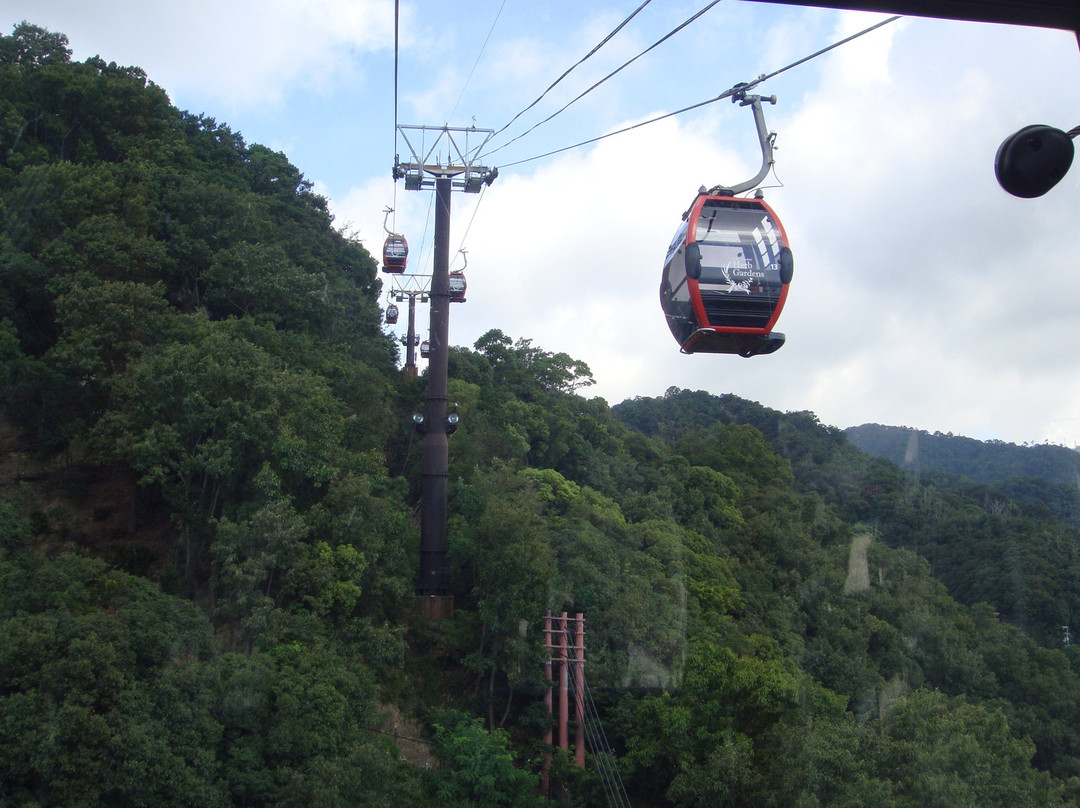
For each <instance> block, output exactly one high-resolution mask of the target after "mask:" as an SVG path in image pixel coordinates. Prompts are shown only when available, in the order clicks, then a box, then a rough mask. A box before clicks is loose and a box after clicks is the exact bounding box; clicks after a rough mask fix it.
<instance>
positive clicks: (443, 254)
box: [417, 174, 454, 619]
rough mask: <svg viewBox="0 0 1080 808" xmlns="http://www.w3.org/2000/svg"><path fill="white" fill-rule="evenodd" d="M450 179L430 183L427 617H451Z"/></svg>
mask: <svg viewBox="0 0 1080 808" xmlns="http://www.w3.org/2000/svg"><path fill="white" fill-rule="evenodd" d="M452 187H453V186H452V177H451V176H450V175H449V174H442V175H439V176H438V177H437V178H436V180H435V260H434V265H433V267H432V273H431V334H430V337H429V339H430V342H431V356H430V357H429V360H428V383H427V398H426V413H425V416H424V429H425V431H424V448H423V455H422V459H421V497H422V500H423V502H422V506H421V514H420V584H419V586H418V587H417V594H418V595H419V597H420V608H421V610H422V611H423V612H424V614H425V615H426V616H427V617H430V618H432V619H446V618H449V617H452V616H453V613H454V598H453V595H451V594H450V585H449V581H448V580H447V577H448V576H447V563H446V489H447V479H448V477H449V472H448V453H447V442H446V395H447V394H446V380H447V361H448V356H449V345H448V342H449V338H450V192H451V190H452Z"/></svg>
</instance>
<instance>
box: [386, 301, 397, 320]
mask: <svg viewBox="0 0 1080 808" xmlns="http://www.w3.org/2000/svg"><path fill="white" fill-rule="evenodd" d="M397 321H398V307H397V305H396V304H394V303H391V304H390V305H389V306H387V307H386V322H387V323H389V324H390V325H393V324H394V323H396V322H397Z"/></svg>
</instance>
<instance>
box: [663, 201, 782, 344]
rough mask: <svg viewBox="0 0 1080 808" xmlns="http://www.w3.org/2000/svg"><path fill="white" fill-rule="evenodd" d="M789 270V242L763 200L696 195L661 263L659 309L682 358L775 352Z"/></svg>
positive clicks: (780, 338) (778, 341)
mask: <svg viewBox="0 0 1080 808" xmlns="http://www.w3.org/2000/svg"><path fill="white" fill-rule="evenodd" d="M793 269H794V262H793V260H792V255H791V248H790V247H789V246H788V240H787V234H786V233H785V232H784V227H783V225H782V224H781V223H780V220H779V219H778V218H777V216H776V213H775V212H774V211H773V210H772V208H770V207H769V206H768V205H767V204H766V203H765V200H764V199H762V198H760V197H753V198H743V197H736V196H734V195H732V194H730V192H724V191H717V190H716V189H714V191H712V192H707V193H706V192H702V193H699V194H698V196H697V198H696V199H695V200H694V204H693V205H692V206H691V207H690V210H689V211H688V212H687V215H686V217H685V222H684V223H683V224H682V225H681V226H680V227H679V229H678V230H677V231H676V233H675V237H674V238H673V239H672V241H671V245H670V246H669V247H668V252H667V257H666V259H665V261H664V274H663V278H662V279H661V282H660V305H661V306H662V307H663V309H664V315H665V316H666V318H667V323H668V327H669V328H670V329H671V333H672V335H674V337H675V339H676V340H677V341H678V343H679V347H680V349H681V350H682V352H683V353H728V354H738V355H739V356H744V357H750V356H757V355H759V354H768V353H772V352H773V351H776V350H777V349H779V348H780V346H782V345H783V344H784V335H783V334H781V333H779V332H776V331H773V326H775V325H776V321H777V319H778V318H779V317H780V312H781V311H782V310H783V308H784V302H785V300H786V299H787V293H788V284H790V283H791V276H792V272H793Z"/></svg>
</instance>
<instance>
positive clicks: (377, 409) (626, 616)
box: [0, 23, 1080, 808]
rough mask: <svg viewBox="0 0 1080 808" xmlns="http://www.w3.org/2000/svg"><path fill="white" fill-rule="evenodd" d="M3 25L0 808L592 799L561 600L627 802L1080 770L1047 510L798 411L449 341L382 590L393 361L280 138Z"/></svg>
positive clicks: (857, 791) (991, 793)
mask: <svg viewBox="0 0 1080 808" xmlns="http://www.w3.org/2000/svg"><path fill="white" fill-rule="evenodd" d="M67 46H68V43H67V40H66V38H65V37H64V36H63V35H62V34H57V33H52V32H48V31H45V30H43V29H41V28H39V27H36V26H34V25H32V24H28V23H23V24H20V25H18V26H16V27H15V29H14V31H13V33H12V35H11V36H5V37H0V806H7V805H12V806H40V808H46V806H67V805H83V806H105V805H108V806H177V805H191V806H245V808H248V807H250V806H289V805H303V806H305V807H307V806H311V807H313V808H322V807H323V806H326V807H327V808H330V806H346V805H349V806H357V805H372V806H420V807H421V808H423V806H436V805H439V806H445V805H455V806H456V805H461V806H470V805H475V806H485V807H486V806H516V807H518V808H527V807H530V806H545V805H547V806H554V805H559V806H576V807H580V808H584V807H585V806H600V805H605V804H608V803H607V802H606V799H605V791H604V781H603V779H602V778H600V777H598V776H597V767H596V765H595V763H596V761H597V757H596V756H595V755H594V752H595V750H594V749H593V748H591V747H590V749H589V750H588V751H589V758H588V760H587V765H586V768H585V770H584V771H579V770H578V769H577V768H576V767H575V766H574V764H573V761H572V758H568V757H567V756H566V755H564V754H556V755H554V756H553V759H552V760H551V768H550V775H551V781H552V784H553V790H552V799H550V800H546V799H544V798H543V797H541V796H540V794H539V785H540V782H541V769H542V764H543V761H544V758H545V753H546V752H548V751H549V750H548V749H547V748H546V747H544V746H543V744H542V742H541V738H542V734H543V731H544V729H545V727H546V726H549V724H548V720H549V719H548V717H547V715H546V713H545V712H544V709H543V705H542V701H541V698H542V692H543V687H544V684H545V680H544V676H543V661H544V659H545V649H544V638H543V634H542V631H541V620H542V615H543V614H544V611H545V610H547V609H552V610H555V611H567V612H583V613H584V614H585V616H586V620H587V626H588V628H587V643H586V644H587V658H588V663H587V665H588V668H587V670H588V673H587V676H588V683H589V690H590V695H591V698H592V701H593V703H594V705H595V707H596V711H597V712H596V715H597V716H598V717H599V718H600V720H601V721H602V722H603V726H604V732H605V735H606V737H607V738H608V740H609V741H610V744H611V747H612V750H613V755H614V763H615V765H616V766H617V767H618V771H619V773H620V777H621V780H622V782H623V783H624V784H625V788H626V791H627V793H628V794H629V799H630V803H631V804H632V805H633V806H635V808H663V807H666V806H679V807H680V808H696V807H697V806H702V807H704V806H710V808H711V807H712V806H717V805H725V806H747V808H749V806H754V807H755V808H762V807H764V808H781V807H782V806H783V807H785V808H787V807H788V806H799V807H800V808H811V806H835V807H836V808H841V807H843V808H854V806H866V805H875V806H889V807H890V808H891V807H892V806H896V808H908V807H909V806H916V805H950V806H984V805H994V806H1033V807H1034V806H1039V808H1047V807H1049V808H1053V807H1054V806H1067V805H1075V804H1077V803H1078V801H1080V677H1078V675H1077V669H1078V668H1080V657H1078V655H1077V652H1076V649H1075V646H1073V645H1071V644H1066V643H1065V642H1064V638H1063V633H1062V627H1063V626H1068V625H1069V624H1070V623H1071V615H1072V614H1073V613H1074V612H1075V611H1080V600H1078V598H1080V587H1078V586H1077V579H1078V578H1077V574H1078V572H1080V570H1078V568H1077V550H1078V546H1080V542H1078V541H1077V533H1076V528H1075V527H1074V526H1073V525H1072V524H1071V523H1070V522H1069V521H1068V520H1067V519H1066V518H1064V517H1063V516H1062V514H1061V513H1060V512H1059V511H1057V510H1055V509H1054V508H1052V507H1050V506H1049V505H1047V504H1046V503H1045V502H1044V501H1042V500H1040V499H1039V498H1038V497H1028V498H1023V497H1020V498H1017V497H1014V496H1012V495H1010V494H1009V492H1007V491H1004V490H1002V489H1000V488H995V487H991V486H990V485H987V484H984V483H972V482H970V481H956V480H953V479H951V478H946V477H941V478H940V479H936V478H928V476H927V475H923V476H922V477H919V478H916V476H915V475H913V474H911V473H908V472H906V471H905V470H903V469H902V468H900V467H899V466H898V465H897V464H896V463H893V462H891V461H889V460H886V459H883V458H879V457H873V456H871V455H869V454H866V453H865V452H863V451H861V450H860V449H858V448H856V447H855V446H854V445H852V444H851V443H850V442H849V441H848V440H847V438H846V437H845V436H844V434H843V432H842V431H840V430H838V429H835V428H832V427H827V426H824V425H822V424H820V423H819V422H818V421H817V419H816V418H815V417H814V416H813V415H812V414H811V413H806V412H801V413H779V412H777V411H775V410H771V409H769V408H767V407H765V406H762V405H760V404H756V403H754V402H748V401H745V400H742V399H739V398H737V397H735V396H730V395H727V396H714V395H711V394H708V393H704V392H692V391H684V390H677V389H672V390H669V391H668V393H667V394H666V395H664V396H662V397H658V398H638V399H634V400H631V401H626V402H623V403H621V404H619V405H617V406H615V407H610V406H609V405H608V403H607V402H605V401H604V400H602V399H600V398H587V397H585V396H583V395H582V393H583V392H587V389H588V386H589V385H590V384H591V382H592V373H591V371H590V369H589V368H588V367H587V366H586V365H585V364H583V363H582V362H580V361H578V360H575V359H573V358H572V357H570V356H568V355H566V354H563V353H551V352H548V351H545V350H544V349H543V348H542V347H540V346H536V345H534V344H533V343H532V341H531V340H530V339H528V338H527V337H511V336H508V335H507V334H505V333H504V332H502V331H500V330H498V329H497V328H493V329H492V330H491V331H489V332H488V333H487V334H485V335H484V336H483V337H482V338H481V339H479V340H478V341H477V342H476V343H475V344H474V345H473V346H472V347H456V348H453V349H452V350H451V355H450V367H449V375H450V381H449V395H450V399H451V400H452V401H453V402H454V403H455V404H456V406H457V410H458V412H459V414H460V416H461V422H460V425H459V427H458V429H457V431H456V433H455V434H454V435H453V436H452V438H451V439H450V486H449V503H448V510H449V524H448V541H449V545H450V546H449V562H450V565H451V570H450V578H451V583H452V589H453V593H454V598H455V611H454V616H453V619H450V620H445V621H437V622H430V621H426V620H424V619H422V618H421V617H420V616H419V614H418V610H417V609H416V602H415V596H414V594H413V592H414V583H415V579H416V573H417V570H418V555H419V552H418V539H419V530H418V526H417V521H418V516H417V509H418V504H419V503H418V498H419V492H420V485H419V480H420V463H421V458H420V447H419V442H418V441H417V440H416V435H415V431H414V429H413V426H412V423H411V421H410V419H409V415H410V414H411V413H412V412H413V411H414V408H415V407H416V406H417V403H418V402H419V401H421V400H422V399H423V397H424V383H425V380H424V379H423V378H421V379H419V380H413V379H409V378H407V377H405V376H403V375H402V374H401V373H400V371H399V370H398V369H397V366H396V360H397V352H396V350H395V346H394V342H393V340H392V339H391V335H389V334H386V333H384V332H383V331H382V329H381V326H380V317H381V312H380V311H379V306H378V301H379V297H380V295H379V289H380V281H379V280H378V278H377V272H376V270H377V265H376V262H375V260H374V259H373V258H372V257H371V256H370V255H368V253H367V252H366V251H365V250H364V248H363V247H362V246H361V245H360V244H359V243H357V242H355V241H354V240H351V239H350V238H349V237H348V236H346V235H345V234H343V233H341V232H340V231H338V230H336V229H335V228H334V226H333V221H332V217H331V216H330V214H329V212H328V208H327V203H326V200H325V199H323V198H321V197H319V196H318V195H316V194H314V193H313V192H312V188H311V185H310V183H308V182H307V181H306V180H305V179H304V177H303V175H302V173H301V172H300V171H299V170H298V169H297V168H296V167H294V166H292V165H291V164H290V163H289V162H288V160H287V158H286V157H285V156H284V155H282V154H280V153H276V152H273V151H271V150H269V149H266V148H265V147H262V146H259V145H257V144H248V143H246V142H245V141H244V139H243V137H241V135H240V134H239V133H235V132H232V131H231V130H230V129H229V127H228V126H226V125H225V124H221V123H218V122H217V121H215V120H214V119H212V118H208V117H206V116H205V115H194V114H191V113H188V112H182V111H180V110H177V109H175V108H174V107H173V106H172V105H171V104H170V102H169V99H168V98H167V96H166V95H165V93H164V92H163V91H162V90H161V89H160V88H158V87H156V86H155V85H154V84H153V83H152V82H151V81H149V79H148V77H147V76H146V75H145V74H144V73H143V72H142V71H141V70H139V69H138V68H134V67H120V66H117V65H116V64H113V63H106V62H105V61H104V60H103V59H100V58H97V57H95V58H92V59H88V60H86V61H85V62H83V63H75V62H72V61H71V54H70V50H69V49H68V47H67Z"/></svg>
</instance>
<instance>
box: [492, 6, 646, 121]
mask: <svg viewBox="0 0 1080 808" xmlns="http://www.w3.org/2000/svg"><path fill="white" fill-rule="evenodd" d="M651 2H652V0H645V2H643V3H642V4H641V5H640V6H638V7H637V8H636V9H634V10H633V11H632V12H631V13H630V16H629V17H627V18H626V19H625V20H623V21H622V22H620V23H619V24H618V25H616V26H615V28H614V29H612V31H611V33H610V34H608V35H607V36H606V37H604V38H603V39H602V40H600V43H599V44H598V45H596V46H595V47H594V48H593V49H592V50H591V51H589V52H588V53H586V54H585V55H584V56H582V57H581V58H580V59H578V60H577V61H576V62H574V64H572V65H571V66H570V67H569V68H567V69H566V71H565V72H564V73H563V74H562V75H561V76H559V77H558V78H557V79H555V81H553V82H551V84H550V85H549V86H548V88H547V89H546V90H544V92H542V93H540V95H539V96H537V98H536V100H535V101H533V102H532V103H531V104H529V106H527V107H525V109H523V110H521V112H519V113H518V114H517V115H515V116H514V117H513V118H511V119H510V121H509V123H507V124H505V125H504V126H503V127H502V128H501V129H499V130H498V131H496V132H495V134H494V135H493V137H497V136H498V135H500V134H502V133H503V132H505V131H506V130H507V129H509V128H510V127H511V126H512V125H513V123H514V121H516V120H517V119H518V118H520V117H521V116H522V115H524V114H525V113H526V112H528V111H529V110H530V109H532V108H533V107H535V106H536V105H537V104H539V103H540V101H541V100H542V99H543V98H544V96H545V95H547V94H548V93H550V92H551V91H552V90H553V89H555V85H557V84H558V83H559V82H561V81H562V80H563V79H565V78H566V77H567V76H569V75H570V74H571V73H572V72H573V71H574V70H576V69H577V68H578V67H580V66H581V65H582V64H583V63H584V62H585V61H586V60H587V59H588V58H589V57H591V56H592V55H593V54H595V53H596V52H597V51H598V50H600V49H601V48H602V47H604V45H606V44H607V43H608V42H610V41H611V38H612V37H613V36H615V34H617V33H619V31H621V30H622V29H623V28H625V27H626V24H627V23H629V22H630V20H632V19H634V17H636V16H637V15H638V12H639V11H641V10H642V9H643V8H645V6H647V5H649V3H651Z"/></svg>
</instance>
